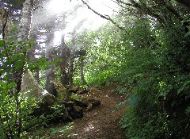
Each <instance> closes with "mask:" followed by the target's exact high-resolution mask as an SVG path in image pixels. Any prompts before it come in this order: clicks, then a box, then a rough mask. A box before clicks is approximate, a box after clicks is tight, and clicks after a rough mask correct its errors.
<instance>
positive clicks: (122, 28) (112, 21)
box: [81, 0, 126, 30]
mask: <svg viewBox="0 0 190 139" xmlns="http://www.w3.org/2000/svg"><path fill="white" fill-rule="evenodd" d="M81 1H82V3H83V4H84V5H86V6H87V8H88V9H89V10H91V11H92V12H93V13H95V14H96V15H98V16H100V17H101V18H104V19H106V20H108V21H110V22H111V23H112V24H114V25H115V26H116V27H118V28H119V29H121V30H126V29H125V27H122V26H120V25H118V24H117V23H116V22H115V21H114V20H113V19H112V18H111V17H110V16H109V15H103V14H101V13H99V12H97V11H95V10H94V9H93V8H92V7H91V6H90V5H89V4H88V3H87V2H85V1H84V0H81Z"/></svg>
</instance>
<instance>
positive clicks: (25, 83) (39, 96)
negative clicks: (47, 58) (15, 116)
mask: <svg viewBox="0 0 190 139" xmlns="http://www.w3.org/2000/svg"><path fill="white" fill-rule="evenodd" d="M21 93H22V94H21V96H22V97H26V98H30V97H33V98H35V99H36V100H38V101H40V102H42V103H46V104H48V105H51V104H53V103H54V101H55V96H53V95H52V94H50V93H48V92H47V90H45V89H43V88H42V87H41V86H40V85H39V84H38V82H37V81H36V80H35V78H34V77H33V75H32V72H31V71H30V70H29V69H26V70H25V71H24V73H23V76H22V83H21Z"/></svg>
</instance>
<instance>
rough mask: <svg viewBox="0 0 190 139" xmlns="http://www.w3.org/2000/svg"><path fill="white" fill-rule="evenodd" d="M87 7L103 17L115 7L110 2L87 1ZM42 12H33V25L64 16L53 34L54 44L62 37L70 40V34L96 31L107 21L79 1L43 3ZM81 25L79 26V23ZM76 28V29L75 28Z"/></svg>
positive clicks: (110, 13)
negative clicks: (88, 6) (89, 7)
mask: <svg viewBox="0 0 190 139" xmlns="http://www.w3.org/2000/svg"><path fill="white" fill-rule="evenodd" d="M88 3H89V5H90V6H91V7H92V8H93V9H94V10H96V11H98V12H100V13H101V14H105V15H110V16H111V15H113V13H114V12H113V10H116V9H117V7H116V5H115V4H114V3H113V2H112V1H111V0H89V1H88ZM42 7H43V8H42V10H39V12H35V14H34V20H33V23H34V24H33V25H34V26H38V25H40V24H43V23H47V22H49V21H51V20H52V19H53V18H55V17H58V16H60V17H62V16H63V15H65V16H66V19H65V21H63V22H62V23H66V24H61V22H60V25H59V24H58V25H57V27H56V28H55V32H54V41H53V42H54V44H55V45H57V44H59V43H60V40H61V37H62V35H64V37H65V39H66V40H68V39H69V38H70V33H71V32H73V31H75V32H77V33H79V32H82V31H84V30H96V29H98V28H99V27H100V26H102V25H103V24H105V23H106V22H107V21H106V20H105V19H102V18H101V17H99V16H98V15H96V14H94V13H93V12H92V11H90V10H89V9H88V8H87V7H86V6H85V5H83V4H82V3H81V1H80V0H72V1H70V0H50V1H49V2H48V3H44V4H43V6H42ZM81 21H83V23H82V24H81V25H80V26H78V25H79V23H80V22H81ZM76 26H77V28H76Z"/></svg>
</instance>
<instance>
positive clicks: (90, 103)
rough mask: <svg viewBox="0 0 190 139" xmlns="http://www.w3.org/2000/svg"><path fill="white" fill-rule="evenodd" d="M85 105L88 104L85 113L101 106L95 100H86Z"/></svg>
mask: <svg viewBox="0 0 190 139" xmlns="http://www.w3.org/2000/svg"><path fill="white" fill-rule="evenodd" d="M86 103H88V107H87V108H86V111H90V110H92V109H94V108H96V107H98V106H100V105H101V102H100V100H95V99H88V100H87V101H86Z"/></svg>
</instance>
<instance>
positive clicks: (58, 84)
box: [53, 81, 67, 101]
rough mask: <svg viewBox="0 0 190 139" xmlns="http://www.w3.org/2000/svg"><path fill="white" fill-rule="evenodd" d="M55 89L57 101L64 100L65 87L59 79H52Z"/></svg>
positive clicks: (65, 94)
mask: <svg viewBox="0 0 190 139" xmlns="http://www.w3.org/2000/svg"><path fill="white" fill-rule="evenodd" d="M53 84H54V86H55V89H56V91H57V97H56V99H57V100H59V101H62V100H65V98H66V96H67V88H66V87H65V86H64V85H63V84H62V83H61V82H59V81H53Z"/></svg>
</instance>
